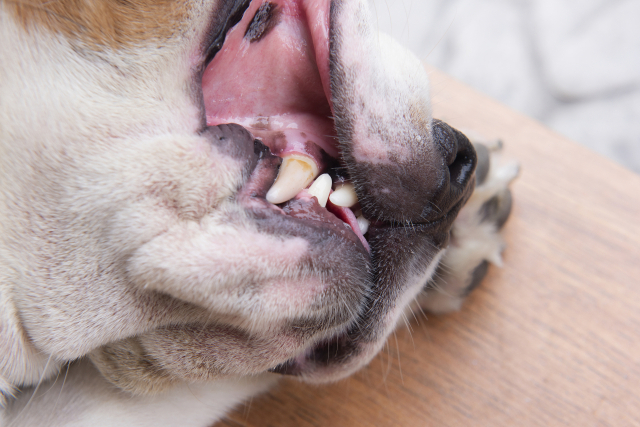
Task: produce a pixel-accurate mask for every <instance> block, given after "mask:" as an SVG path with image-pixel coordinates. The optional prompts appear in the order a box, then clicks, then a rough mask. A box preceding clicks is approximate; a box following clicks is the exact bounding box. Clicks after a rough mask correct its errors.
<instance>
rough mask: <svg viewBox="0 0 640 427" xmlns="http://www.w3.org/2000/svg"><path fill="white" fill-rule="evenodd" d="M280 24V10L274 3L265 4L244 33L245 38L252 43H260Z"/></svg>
mask: <svg viewBox="0 0 640 427" xmlns="http://www.w3.org/2000/svg"><path fill="white" fill-rule="evenodd" d="M279 22H280V9H279V8H278V6H277V5H276V4H274V3H271V2H267V3H263V4H262V5H261V6H260V7H259V8H258V10H257V11H256V14H255V15H254V16H253V19H252V20H251V22H250V23H249V26H248V27H247V31H246V32H245V33H244V38H245V39H247V40H249V41H250V42H251V43H255V42H258V41H260V40H261V39H262V38H263V37H264V36H266V35H267V34H269V32H270V31H271V30H272V29H273V28H274V27H275V26H276V25H278V23H279Z"/></svg>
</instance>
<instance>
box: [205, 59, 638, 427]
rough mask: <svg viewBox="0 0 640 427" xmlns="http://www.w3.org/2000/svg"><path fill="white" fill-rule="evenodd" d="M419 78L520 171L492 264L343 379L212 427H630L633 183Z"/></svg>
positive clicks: (443, 84)
mask: <svg viewBox="0 0 640 427" xmlns="http://www.w3.org/2000/svg"><path fill="white" fill-rule="evenodd" d="M429 72H430V75H431V79H432V90H433V107H434V111H435V114H434V115H435V117H438V118H441V119H443V120H445V121H446V122H448V123H449V124H451V125H452V126H455V127H458V128H460V129H461V130H472V131H473V132H477V133H478V134H480V135H483V136H485V137H488V138H495V137H499V138H502V139H503V140H504V143H505V150H504V155H505V156H506V157H508V158H515V159H518V160H519V161H520V163H521V166H522V172H521V176H520V177H519V179H518V180H517V182H516V183H515V184H514V186H513V192H514V198H515V205H514V210H513V213H512V217H511V218H510V220H509V222H508V223H507V225H506V227H505V238H506V241H507V244H508V249H507V250H506V252H505V253H504V261H505V265H504V267H503V268H496V267H493V266H492V267H491V268H490V270H489V274H488V276H487V277H486V279H485V280H484V282H483V283H482V285H481V286H480V287H479V288H478V289H477V290H476V291H475V292H474V293H473V294H472V295H471V296H470V297H469V299H468V301H467V303H466V304H465V305H464V306H463V308H462V310H461V311H460V312H457V313H453V314H449V315H444V316H433V315H427V316H426V318H420V319H417V320H416V321H414V322H413V323H412V324H411V325H410V326H411V330H409V329H407V328H403V329H401V330H399V331H398V332H397V333H396V335H395V336H392V337H391V339H390V340H389V343H388V346H387V350H386V351H385V352H384V353H383V354H381V355H380V356H379V357H378V358H377V359H374V361H373V362H372V363H371V364H370V366H369V367H367V368H366V369H364V370H363V371H361V372H359V373H357V374H356V375H355V376H353V377H352V378H350V379H347V380H344V381H342V382H339V383H337V384H333V385H328V386H322V387H318V386H309V385H305V384H301V383H298V382H296V381H294V380H290V379H288V380H284V381H282V382H281V384H280V386H279V387H277V388H276V389H274V390H272V391H271V392H270V393H268V394H266V395H263V396H260V397H258V398H255V399H254V400H253V401H252V402H250V403H249V404H247V405H245V406H244V407H241V408H239V409H238V410H237V411H236V412H234V413H233V414H231V415H230V417H229V419H228V420H227V421H225V422H222V423H220V424H218V426H228V427H229V426H279V427H285V426H287V427H288V426H509V427H513V426H579V427H586V426H616V427H623V426H639V425H640V398H639V397H638V395H639V393H640V176H638V175H635V174H633V173H632V172H629V171H627V170H625V169H624V168H622V167H620V166H618V165H616V164H613V163H612V162H610V161H608V160H606V159H604V158H602V157H600V156H598V155H596V154H594V153H592V152H590V151H588V150H587V149H585V148H582V147H580V146H579V145H577V144H576V143H574V142H571V141H568V140H566V139H564V138H562V137H560V136H558V135H557V134H555V133H553V132H551V131H549V130H548V129H545V128H544V127H543V126H541V125H540V124H538V123H536V122H535V121H533V120H531V119H529V118H527V117H524V116H522V115H520V114H517V113H515V112H513V111H511V110H509V109H507V108H506V107H504V106H502V105H500V104H499V103H497V102H496V101H493V100H491V99H490V98H488V97H485V96H483V95H481V94H479V93H477V92H475V91H473V90H471V89H470V88H468V87H466V86H464V85H462V84H460V83H458V82H456V81H454V80H453V79H451V78H449V77H447V76H445V75H443V74H442V73H440V72H438V71H436V70H432V69H430V70H429Z"/></svg>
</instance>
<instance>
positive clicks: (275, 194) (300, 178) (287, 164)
mask: <svg viewBox="0 0 640 427" xmlns="http://www.w3.org/2000/svg"><path fill="white" fill-rule="evenodd" d="M316 176H318V166H317V165H316V162H314V161H313V160H312V159H311V158H309V157H307V156H302V155H299V154H291V155H289V156H285V157H283V159H282V165H280V171H278V177H277V178H276V181H275V182H274V183H273V185H272V186H271V188H270V189H269V191H268V192H267V201H269V202H270V203H273V204H274V205H277V204H279V203H284V202H286V201H288V200H291V199H293V198H294V197H295V196H296V194H298V193H299V192H300V191H301V190H302V189H304V188H307V185H309V184H310V183H311V181H313V179H314V178H315V177H316Z"/></svg>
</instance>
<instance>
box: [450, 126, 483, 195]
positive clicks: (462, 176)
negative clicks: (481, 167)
mask: <svg viewBox="0 0 640 427" xmlns="http://www.w3.org/2000/svg"><path fill="white" fill-rule="evenodd" d="M456 132H457V135H456V137H457V138H458V140H457V146H458V152H457V154H456V157H455V159H454V161H453V163H451V164H450V165H449V176H451V183H452V184H454V183H455V184H458V185H460V186H466V185H467V183H468V182H469V180H470V179H471V177H472V176H473V172H475V170H476V164H477V163H478V162H477V155H476V151H475V150H474V148H473V145H471V142H470V141H469V139H467V137H466V136H464V135H463V134H462V133H461V132H458V131H456Z"/></svg>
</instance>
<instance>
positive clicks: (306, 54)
mask: <svg viewBox="0 0 640 427" xmlns="http://www.w3.org/2000/svg"><path fill="white" fill-rule="evenodd" d="M271 3H272V4H274V5H276V7H275V8H274V9H275V10H276V12H275V18H272V19H277V21H275V22H277V25H275V26H274V27H272V28H271V30H270V31H267V32H265V33H264V35H263V37H262V38H260V39H258V40H255V41H253V42H251V41H250V40H249V39H247V38H245V37H244V35H245V31H246V30H247V28H248V27H249V26H250V23H251V21H252V19H253V17H254V15H255V14H256V11H257V10H258V8H259V7H260V6H262V5H263V3H262V2H259V1H254V2H253V3H252V4H251V6H250V7H249V9H247V11H246V12H245V14H244V16H243V18H242V21H241V22H240V23H239V24H238V25H236V26H235V27H234V28H233V29H232V30H231V31H230V32H229V34H228V35H227V38H226V41H225V44H224V46H223V48H222V50H220V52H218V53H217V55H216V56H215V57H214V59H213V61H212V62H211V63H210V64H209V66H208V67H207V69H206V70H205V72H204V75H203V77H202V86H203V92H204V100H205V109H206V115H207V124H208V125H210V126H212V125H218V124H221V123H238V124H240V125H242V126H244V127H245V128H247V129H248V130H250V131H251V132H252V133H253V134H254V136H255V137H257V138H259V139H262V140H263V143H265V144H266V145H268V146H270V147H271V148H272V149H273V150H274V152H275V151H277V152H279V153H284V154H286V152H291V151H294V152H300V153H304V154H308V155H311V156H312V157H314V158H316V156H317V154H314V153H308V152H306V149H305V148H304V147H306V146H308V142H309V141H310V142H312V143H313V144H315V145H318V146H320V147H321V148H322V149H323V150H324V151H326V152H327V153H328V154H329V155H331V156H333V157H335V156H337V149H336V146H335V138H334V137H335V131H334V126H333V120H332V119H331V116H332V113H331V107H330V105H329V101H327V99H328V95H329V89H328V88H329V86H328V78H329V76H328V40H327V34H328V21H327V13H328V1H326V0H309V1H307V0H274V1H271ZM318 63H320V64H321V67H320V68H321V69H320V70H319V68H318V65H317V64H318ZM323 83H324V84H323ZM325 88H326V89H325ZM276 143H278V144H280V146H279V147H275V146H274V144H276ZM283 143H284V145H283ZM315 151H318V150H315ZM316 160H317V161H320V159H316Z"/></svg>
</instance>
